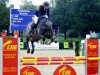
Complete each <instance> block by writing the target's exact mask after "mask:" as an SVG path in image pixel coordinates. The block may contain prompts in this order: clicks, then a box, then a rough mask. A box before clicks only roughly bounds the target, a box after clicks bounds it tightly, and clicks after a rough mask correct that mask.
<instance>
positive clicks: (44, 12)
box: [29, 2, 50, 34]
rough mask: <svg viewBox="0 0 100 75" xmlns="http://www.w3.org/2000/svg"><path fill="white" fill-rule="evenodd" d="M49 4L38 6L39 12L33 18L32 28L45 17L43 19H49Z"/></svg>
mask: <svg viewBox="0 0 100 75" xmlns="http://www.w3.org/2000/svg"><path fill="white" fill-rule="evenodd" d="M49 6H50V5H49V2H44V3H43V5H40V6H39V10H38V11H36V12H35V15H34V16H33V22H34V23H33V24H32V27H31V29H32V28H36V27H37V25H38V23H39V21H40V20H41V19H42V18H43V17H45V18H49V16H50V13H49ZM29 34H31V30H30V32H29Z"/></svg>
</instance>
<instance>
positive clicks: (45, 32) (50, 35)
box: [26, 18, 55, 54]
mask: <svg viewBox="0 0 100 75" xmlns="http://www.w3.org/2000/svg"><path fill="white" fill-rule="evenodd" d="M52 25H53V23H52V22H51V21H50V20H49V19H47V18H42V19H41V20H40V21H39V23H38V25H37V26H36V27H35V26H34V23H32V22H31V23H29V24H28V25H27V27H26V43H27V53H30V48H29V44H28V43H29V41H31V44H32V50H31V54H33V53H34V42H37V41H39V40H40V39H42V40H43V41H45V38H47V39H50V40H51V42H50V43H52V42H53V41H54V39H55V37H54V30H53V28H52ZM30 30H31V32H30ZM50 43H49V44H50Z"/></svg>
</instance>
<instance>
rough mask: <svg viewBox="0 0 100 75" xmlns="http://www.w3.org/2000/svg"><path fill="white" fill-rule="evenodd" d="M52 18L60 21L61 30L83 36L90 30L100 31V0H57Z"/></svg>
mask: <svg viewBox="0 0 100 75" xmlns="http://www.w3.org/2000/svg"><path fill="white" fill-rule="evenodd" d="M55 2H56V6H55V7H54V8H53V9H52V13H51V14H52V15H51V16H52V19H53V20H54V21H57V22H59V23H60V31H61V32H64V31H67V33H68V36H71V37H81V36H85V35H86V34H87V33H89V31H96V32H100V19H99V18H100V0H55Z"/></svg>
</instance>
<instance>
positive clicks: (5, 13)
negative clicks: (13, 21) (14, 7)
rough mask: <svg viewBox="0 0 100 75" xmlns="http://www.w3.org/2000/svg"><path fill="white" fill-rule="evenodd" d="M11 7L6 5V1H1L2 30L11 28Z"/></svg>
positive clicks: (0, 19)
mask: <svg viewBox="0 0 100 75" xmlns="http://www.w3.org/2000/svg"><path fill="white" fill-rule="evenodd" d="M9 16H10V9H9V8H8V7H6V3H4V2H0V31H1V30H3V29H9Z"/></svg>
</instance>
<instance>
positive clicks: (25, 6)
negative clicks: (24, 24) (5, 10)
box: [20, 0, 37, 10]
mask: <svg viewBox="0 0 100 75" xmlns="http://www.w3.org/2000/svg"><path fill="white" fill-rule="evenodd" d="M22 2H23V5H21V6H20V8H21V9H33V10H36V8H37V6H35V5H33V4H32V1H28V0H22Z"/></svg>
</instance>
